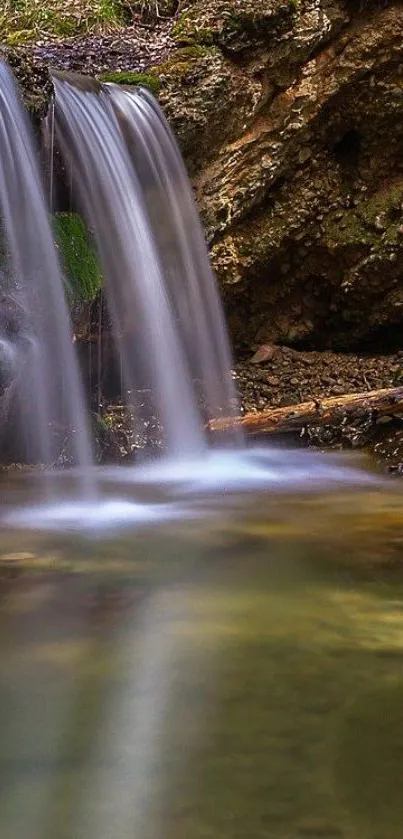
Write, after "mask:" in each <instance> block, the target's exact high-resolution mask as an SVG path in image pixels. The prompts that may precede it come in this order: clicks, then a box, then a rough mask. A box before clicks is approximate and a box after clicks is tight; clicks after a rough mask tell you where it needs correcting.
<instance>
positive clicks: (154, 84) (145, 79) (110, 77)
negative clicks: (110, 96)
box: [98, 71, 161, 95]
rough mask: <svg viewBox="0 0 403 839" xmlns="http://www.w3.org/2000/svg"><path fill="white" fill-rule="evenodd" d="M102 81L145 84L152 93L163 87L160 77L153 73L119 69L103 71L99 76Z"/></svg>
mask: <svg viewBox="0 0 403 839" xmlns="http://www.w3.org/2000/svg"><path fill="white" fill-rule="evenodd" d="M98 79H99V81H100V82H113V84H123V85H143V86H144V87H147V88H148V89H149V90H150V91H151V93H153V94H154V95H156V94H157V93H158V92H159V90H160V87H161V82H160V80H159V78H158V77H157V76H156V75H154V74H153V73H130V72H124V71H117V72H111V73H102V74H101V75H100V76H98Z"/></svg>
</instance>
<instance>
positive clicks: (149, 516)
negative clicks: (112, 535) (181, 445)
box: [2, 499, 187, 532]
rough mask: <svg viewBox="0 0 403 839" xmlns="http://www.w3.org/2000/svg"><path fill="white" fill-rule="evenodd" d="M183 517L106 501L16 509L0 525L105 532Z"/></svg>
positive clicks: (171, 508) (170, 509)
mask: <svg viewBox="0 0 403 839" xmlns="http://www.w3.org/2000/svg"><path fill="white" fill-rule="evenodd" d="M186 517H187V513H186V511H185V510H184V509H178V508H177V507H176V506H175V505H174V504H142V503H136V502H131V501H124V500H119V499H108V500H106V501H99V502H94V503H92V504H91V503H82V502H81V501H66V502H61V503H52V504H37V505H35V506H32V507H29V506H26V507H17V508H15V509H13V510H11V511H9V512H8V513H6V515H5V516H4V518H3V520H2V524H3V526H6V527H7V526H8V527H18V528H25V529H28V530H58V531H77V532H83V531H87V530H88V531H92V532H94V531H96V532H105V531H108V530H114V529H121V528H125V527H130V526H140V525H146V524H152V525H155V524H158V523H161V522H165V521H169V520H173V519H175V518H186Z"/></svg>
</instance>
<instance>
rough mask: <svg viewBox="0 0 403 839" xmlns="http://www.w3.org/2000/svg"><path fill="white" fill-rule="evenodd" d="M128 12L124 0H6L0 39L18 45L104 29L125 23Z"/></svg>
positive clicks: (1, 16) (0, 14)
mask: <svg viewBox="0 0 403 839" xmlns="http://www.w3.org/2000/svg"><path fill="white" fill-rule="evenodd" d="M126 15H127V8H125V4H124V2H121V0H47V2H46V3H38V2H37V0H18V1H17V2H16V0H5V5H4V8H2V9H1V12H0V42H1V41H3V42H4V43H5V44H8V45H13V46H15V45H20V44H23V43H29V42H30V41H34V40H36V39H38V38H46V37H56V38H66V37H71V36H73V35H79V34H89V33H91V32H95V33H96V32H101V31H105V30H109V29H111V28H116V27H117V26H120V25H121V24H123V23H124V22H125V19H126Z"/></svg>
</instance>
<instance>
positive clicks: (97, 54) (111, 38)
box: [28, 18, 174, 76]
mask: <svg viewBox="0 0 403 839" xmlns="http://www.w3.org/2000/svg"><path fill="white" fill-rule="evenodd" d="M173 25H174V19H162V20H159V21H157V22H156V23H155V24H146V23H144V22H143V21H141V19H140V18H139V19H138V20H136V21H135V22H134V23H133V24H132V25H130V26H126V27H124V28H119V29H116V30H115V31H114V32H111V33H107V34H103V35H88V36H85V37H82V36H79V37H76V38H69V39H66V40H63V41H57V40H56V41H54V42H49V41H47V40H46V41H43V42H39V43H35V44H32V45H30V46H29V47H28V49H29V50H30V51H31V52H32V55H33V56H34V57H35V58H36V59H37V60H40V61H44V62H45V63H47V64H50V65H51V66H52V67H54V68H56V69H58V70H64V71H71V72H77V73H78V72H80V73H89V74H91V75H93V76H94V75H98V74H99V73H102V72H106V71H111V70H113V71H114V72H119V71H125V72H128V71H129V72H134V73H141V72H143V71H144V70H145V69H147V67H150V66H152V65H154V64H158V63H160V62H162V61H164V60H165V58H166V56H167V55H168V54H169V52H170V50H171V49H172V48H173V46H174V41H173V39H172V37H171V31H172V28H173Z"/></svg>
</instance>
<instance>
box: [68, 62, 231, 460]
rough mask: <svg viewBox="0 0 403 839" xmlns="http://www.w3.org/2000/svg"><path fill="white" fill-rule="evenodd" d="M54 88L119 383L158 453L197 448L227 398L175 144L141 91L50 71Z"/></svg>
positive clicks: (215, 309)
mask: <svg viewBox="0 0 403 839" xmlns="http://www.w3.org/2000/svg"><path fill="white" fill-rule="evenodd" d="M80 87H82V85H81V86H80ZM55 89H56V108H55V119H56V132H57V136H58V140H59V143H60V145H61V147H62V149H63V150H64V151H65V152H66V154H67V155H68V158H69V159H72V161H73V166H74V169H75V176H76V177H75V181H76V185H77V189H78V192H79V195H80V198H81V202H82V205H83V207H84V209H85V213H86V215H87V219H88V222H89V224H90V226H91V228H92V229H93V231H94V233H95V237H96V241H97V246H98V250H99V254H100V258H101V263H102V267H103V271H104V275H105V278H106V292H107V297H108V302H109V308H110V311H111V314H112V319H113V322H114V330H115V337H116V339H117V341H118V342H119V343H120V350H121V356H122V362H123V374H124V377H125V382H126V388H127V390H128V391H129V392H131V393H133V392H134V391H136V390H137V389H138V388H139V386H140V385H141V384H144V383H146V384H147V385H148V386H149V387H150V389H151V392H152V394H153V398H154V401H155V407H156V410H157V414H158V415H159V416H160V417H161V420H162V424H163V428H164V435H165V449H166V452H167V454H168V455H171V456H172V455H175V456H176V457H181V458H185V457H189V456H195V455H199V454H200V453H201V452H202V451H203V450H204V448H205V445H206V442H205V439H204V433H203V418H206V417H210V416H213V415H214V414H216V413H217V411H222V412H224V413H225V414H226V415H230V414H231V413H232V412H233V410H234V405H235V401H236V400H235V396H234V391H233V386H232V381H231V374H230V352H229V347H228V341H227V336H226V330H225V324H224V320H223V316H222V312H221V306H220V302H219V297H218V292H217V289H216V286H215V280H214V277H213V274H212V271H211V268H210V264H209V259H208V254H207V248H206V245H205V242H204V239H203V234H202V230H201V225H200V221H199V219H198V215H197V211H196V209H195V206H194V202H193V198H192V195H191V190H190V185H189V182H188V179H187V176H186V172H185V169H184V166H183V163H182V159H181V156H180V153H179V151H178V148H177V146H176V142H175V140H174V138H173V135H172V133H171V131H170V129H169V128H168V125H167V123H166V121H165V119H164V117H163V115H162V112H161V111H160V109H159V107H158V106H157V104H156V103H155V102H154V101H153V100H152V98H151V97H150V96H149V95H148V94H147V93H145V92H144V91H141V92H140V93H131V92H129V91H126V90H121V89H119V88H118V87H117V86H115V85H108V86H104V87H99V88H95V89H94V87H93V86H90V87H88V89H85V90H83V89H78V87H77V86H76V85H74V84H71V83H70V82H69V81H66V79H64V78H58V77H57V78H56V79H55ZM198 390H199V391H201V392H200V393H199V394H198V392H197V391H198ZM198 398H200V399H201V403H202V405H203V409H202V412H201V410H200V409H199V407H198V404H199V403H198Z"/></svg>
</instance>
